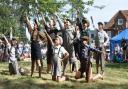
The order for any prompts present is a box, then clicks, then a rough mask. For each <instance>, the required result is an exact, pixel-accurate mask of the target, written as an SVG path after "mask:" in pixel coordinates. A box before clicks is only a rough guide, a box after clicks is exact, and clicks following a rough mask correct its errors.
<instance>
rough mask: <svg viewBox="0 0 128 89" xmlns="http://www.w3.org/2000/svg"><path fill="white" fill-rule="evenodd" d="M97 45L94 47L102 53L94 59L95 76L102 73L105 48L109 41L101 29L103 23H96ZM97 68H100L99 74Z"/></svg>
mask: <svg viewBox="0 0 128 89" xmlns="http://www.w3.org/2000/svg"><path fill="white" fill-rule="evenodd" d="M97 37H98V39H97V41H98V42H97V43H96V47H97V48H98V49H99V50H101V51H102V53H97V57H96V58H97V59H96V70H97V74H99V73H101V74H103V73H104V67H105V46H106V45H107V43H108V41H109V37H108V34H107V33H106V32H105V31H104V29H103V23H102V22H98V33H97ZM99 67H101V72H99Z"/></svg>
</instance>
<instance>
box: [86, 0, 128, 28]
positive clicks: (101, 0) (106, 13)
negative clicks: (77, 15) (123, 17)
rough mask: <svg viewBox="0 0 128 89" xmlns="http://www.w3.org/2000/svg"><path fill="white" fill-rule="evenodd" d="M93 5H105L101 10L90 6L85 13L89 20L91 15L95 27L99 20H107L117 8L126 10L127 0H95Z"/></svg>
mask: <svg viewBox="0 0 128 89" xmlns="http://www.w3.org/2000/svg"><path fill="white" fill-rule="evenodd" d="M94 5H99V6H100V5H106V7H105V8H103V9H101V10H100V9H96V8H93V7H91V8H90V11H89V12H88V13H87V14H86V15H85V16H86V17H87V18H88V19H89V20H90V16H93V20H94V24H95V26H96V27H97V23H98V22H99V21H101V22H108V21H109V20H110V19H111V18H112V17H113V15H115V14H116V13H117V12H118V11H119V10H128V0H95V2H94ZM90 21H91V20H90ZM91 27H92V26H91Z"/></svg>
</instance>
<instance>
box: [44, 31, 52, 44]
mask: <svg viewBox="0 0 128 89" xmlns="http://www.w3.org/2000/svg"><path fill="white" fill-rule="evenodd" d="M45 35H46V37H47V40H48V42H49V43H50V44H51V45H54V43H53V41H52V38H51V37H50V36H49V34H48V33H47V31H45Z"/></svg>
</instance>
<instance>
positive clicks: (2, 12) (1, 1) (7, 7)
mask: <svg viewBox="0 0 128 89" xmlns="http://www.w3.org/2000/svg"><path fill="white" fill-rule="evenodd" d="M93 3H94V0H87V1H86V2H84V0H63V1H62V0H0V33H4V34H6V33H9V32H10V28H11V27H12V28H13V35H15V36H21V34H17V33H20V32H22V31H23V30H22V29H23V28H22V26H23V17H24V14H25V13H27V14H28V15H29V16H35V15H37V14H38V13H40V12H43V13H44V14H52V13H55V12H59V11H60V9H61V8H62V7H64V6H65V5H67V4H69V5H71V6H72V8H71V9H69V10H68V13H69V14H70V13H72V11H77V10H81V11H82V12H84V11H85V12H86V13H87V8H86V7H85V5H90V6H91V5H93Z"/></svg>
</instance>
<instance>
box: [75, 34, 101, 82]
mask: <svg viewBox="0 0 128 89" xmlns="http://www.w3.org/2000/svg"><path fill="white" fill-rule="evenodd" d="M88 41H89V38H88V37H87V36H84V37H82V38H81V42H80V45H79V51H78V57H79V60H80V68H79V70H78V71H77V72H76V76H75V78H76V79H79V78H82V77H83V73H84V72H86V81H87V82H89V81H90V80H91V79H92V80H93V77H92V68H91V67H92V66H91V65H92V63H91V61H90V52H91V51H95V52H100V51H99V50H97V49H94V48H91V47H90V46H89V45H88Z"/></svg>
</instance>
